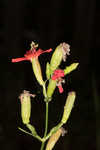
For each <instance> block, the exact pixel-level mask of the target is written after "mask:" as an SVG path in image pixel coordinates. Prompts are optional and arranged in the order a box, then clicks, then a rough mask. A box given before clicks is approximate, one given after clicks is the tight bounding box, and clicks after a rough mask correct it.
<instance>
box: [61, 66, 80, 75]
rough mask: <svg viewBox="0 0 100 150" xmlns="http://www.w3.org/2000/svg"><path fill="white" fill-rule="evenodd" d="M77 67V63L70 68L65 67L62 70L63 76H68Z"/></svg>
mask: <svg viewBox="0 0 100 150" xmlns="http://www.w3.org/2000/svg"><path fill="white" fill-rule="evenodd" d="M78 65H79V63H73V64H71V65H70V66H67V67H66V68H65V69H64V74H65V75H66V74H68V73H70V72H72V71H73V70H75V69H76V68H77V66H78Z"/></svg>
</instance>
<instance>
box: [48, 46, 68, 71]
mask: <svg viewBox="0 0 100 150" xmlns="http://www.w3.org/2000/svg"><path fill="white" fill-rule="evenodd" d="M69 47H70V46H69V45H68V44H66V43H61V44H60V45H58V46H57V48H56V49H55V51H54V53H53V55H52V58H51V62H50V68H51V73H52V72H53V71H54V70H55V69H57V68H58V67H59V65H60V64H61V61H62V60H64V61H66V54H67V55H69V51H70V49H69Z"/></svg>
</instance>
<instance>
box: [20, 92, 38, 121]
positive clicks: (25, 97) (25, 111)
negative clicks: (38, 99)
mask: <svg viewBox="0 0 100 150" xmlns="http://www.w3.org/2000/svg"><path fill="white" fill-rule="evenodd" d="M31 96H32V97H35V95H33V94H30V93H29V92H28V91H25V90H24V92H23V93H22V94H21V95H20V97H19V98H20V101H21V117H22V121H23V123H24V124H28V123H29V122H30V115H31V99H30V97H31Z"/></svg>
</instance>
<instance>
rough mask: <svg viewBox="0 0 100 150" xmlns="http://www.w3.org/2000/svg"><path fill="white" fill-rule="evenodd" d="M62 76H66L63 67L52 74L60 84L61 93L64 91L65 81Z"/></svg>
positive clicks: (58, 84) (53, 78)
mask: <svg viewBox="0 0 100 150" xmlns="http://www.w3.org/2000/svg"><path fill="white" fill-rule="evenodd" d="M61 77H64V71H63V70H61V69H57V70H55V71H54V73H53V75H52V80H57V86H58V89H59V92H60V93H62V92H63V87H62V83H64V82H65V81H64V80H63V79H62V78H61Z"/></svg>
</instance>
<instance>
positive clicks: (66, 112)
mask: <svg viewBox="0 0 100 150" xmlns="http://www.w3.org/2000/svg"><path fill="white" fill-rule="evenodd" d="M75 97H76V94H75V92H69V93H68V97H67V99H66V103H65V106H64V112H63V117H62V120H61V122H62V123H63V124H65V123H66V122H67V120H68V118H69V115H70V113H71V110H72V108H73V105H74V101H75Z"/></svg>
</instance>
